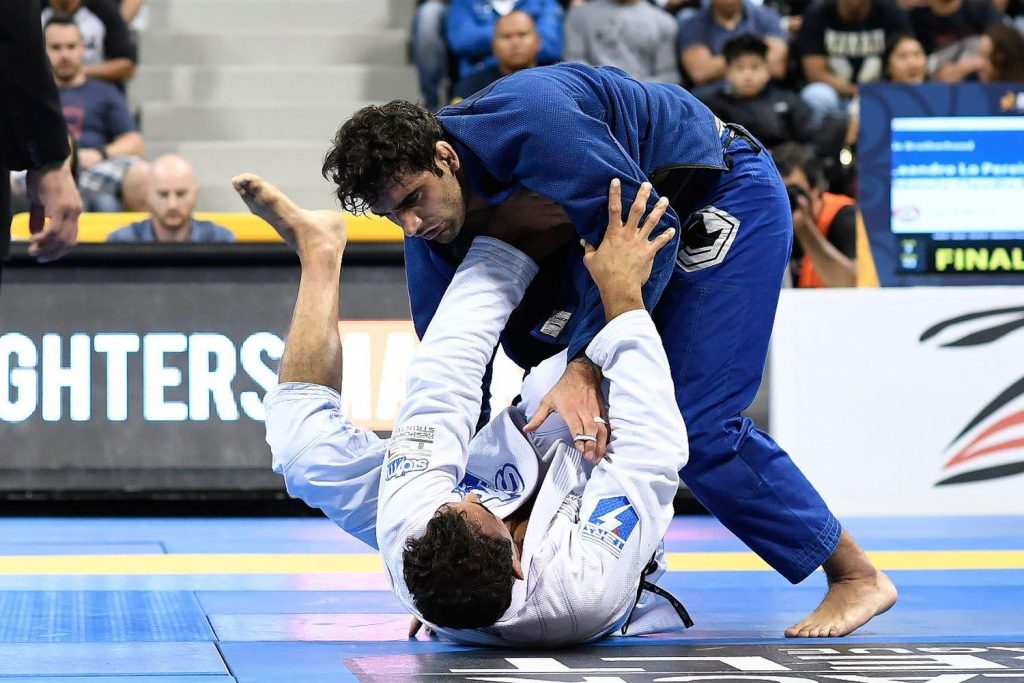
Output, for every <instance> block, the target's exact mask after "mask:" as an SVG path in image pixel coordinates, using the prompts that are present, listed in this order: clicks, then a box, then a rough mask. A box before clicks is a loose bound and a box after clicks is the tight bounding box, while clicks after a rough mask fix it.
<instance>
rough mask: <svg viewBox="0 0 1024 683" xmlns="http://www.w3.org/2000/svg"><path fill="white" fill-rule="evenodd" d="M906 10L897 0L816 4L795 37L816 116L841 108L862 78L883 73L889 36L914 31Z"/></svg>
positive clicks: (839, 0) (832, 0) (821, 117)
mask: <svg viewBox="0 0 1024 683" xmlns="http://www.w3.org/2000/svg"><path fill="white" fill-rule="evenodd" d="M910 32H911V27H910V19H909V18H908V17H907V13H906V12H904V11H903V10H902V9H900V8H899V7H897V6H896V5H895V4H893V2H892V0H826V2H824V3H823V4H821V5H812V6H811V7H810V9H808V10H807V13H806V14H805V15H804V21H803V25H802V26H801V27H800V31H799V33H798V34H797V37H796V50H797V52H798V54H799V55H800V60H801V64H802V66H803V70H804V75H805V76H806V78H807V80H808V81H809V84H808V85H807V86H806V87H805V88H804V89H803V91H802V92H801V97H803V98H804V101H805V102H807V104H809V105H810V106H811V109H812V110H813V111H814V115H815V121H817V122H821V121H823V120H824V119H825V118H826V117H827V116H828V115H829V114H832V113H835V112H841V111H843V109H844V108H845V106H846V104H847V102H848V101H849V100H850V98H852V97H854V96H855V95H856V94H857V86H858V85H859V84H861V83H869V82H871V81H877V80H879V79H880V78H881V76H882V56H883V55H884V53H885V46H886V43H887V41H889V40H891V39H892V38H893V36H895V35H897V34H901V33H910Z"/></svg>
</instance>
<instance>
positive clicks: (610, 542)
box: [580, 496, 640, 557]
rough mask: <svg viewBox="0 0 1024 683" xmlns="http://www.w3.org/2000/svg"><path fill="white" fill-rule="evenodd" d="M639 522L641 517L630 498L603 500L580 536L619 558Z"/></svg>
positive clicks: (619, 497) (618, 497)
mask: <svg viewBox="0 0 1024 683" xmlns="http://www.w3.org/2000/svg"><path fill="white" fill-rule="evenodd" d="M639 521H640V517H639V516H638V515H637V514H636V510H635V509H633V504H632V503H630V502H629V498H626V497H625V496H615V497H614V498H602V499H601V500H599V501H598V502H597V506H596V507H594V511H593V512H592V513H590V519H588V520H587V523H586V524H584V525H583V529H582V530H581V532H580V534H581V535H582V537H583V539H584V540H588V541H593V542H594V543H597V544H598V545H601V546H603V547H604V548H606V549H607V550H609V551H610V552H611V554H612V555H614V556H615V557H618V556H619V555H621V554H622V549H623V548H625V547H626V541H628V540H629V537H630V535H631V534H632V533H633V529H635V528H636V525H637V522H639Z"/></svg>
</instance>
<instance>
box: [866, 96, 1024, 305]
mask: <svg viewBox="0 0 1024 683" xmlns="http://www.w3.org/2000/svg"><path fill="white" fill-rule="evenodd" d="M1016 87H1017V89H1022V88H1020V86H1016ZM1022 90H1024V89H1022ZM862 98H863V102H862V116H863V120H862V123H861V131H862V132H861V142H860V148H859V149H860V154H859V158H860V163H861V165H860V174H861V185H860V187H861V192H860V204H861V209H862V211H863V214H864V220H865V226H866V227H867V230H868V235H869V239H870V242H871V248H872V254H873V256H874V257H875V264H876V267H877V269H878V276H879V281H880V282H881V284H882V285H918V284H929V285H937V284H952V285H961V284H1013V283H1024V92H1021V93H1017V92H1016V90H1015V89H1014V86H1009V85H1006V86H1002V85H981V84H961V85H924V86H894V85H872V86H866V87H865V88H864V90H863V92H862Z"/></svg>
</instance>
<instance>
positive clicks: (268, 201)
mask: <svg viewBox="0 0 1024 683" xmlns="http://www.w3.org/2000/svg"><path fill="white" fill-rule="evenodd" d="M231 184H232V185H233V186H234V188H235V191H236V192H238V196H240V197H241V198H242V201H243V202H245V205H246V206H247V207H249V211H251V212H252V213H253V214H255V215H257V216H259V217H260V218H262V219H263V220H265V221H266V222H267V223H270V225H271V227H273V228H274V230H276V231H277V233H278V234H279V235H281V237H282V238H283V239H284V241H285V242H287V243H288V245H289V246H290V247H291V248H292V249H294V250H295V251H296V252H298V253H299V256H302V255H303V254H304V253H306V254H308V253H313V252H314V251H317V250H321V249H322V250H326V251H329V252H331V253H334V254H341V253H342V252H344V251H345V244H346V233H345V219H344V217H343V216H342V214H341V213H340V212H338V211H309V210H307V209H303V208H300V207H299V206H297V205H296V204H295V202H293V201H292V200H291V199H289V198H288V197H287V196H285V194H284V193H283V192H281V190H279V189H278V188H276V187H275V186H273V185H271V184H270V183H268V182H267V181H265V180H263V179H262V178H260V177H259V176H258V175H255V174H252V173H243V174H242V175H238V176H235V177H234V178H232V179H231Z"/></svg>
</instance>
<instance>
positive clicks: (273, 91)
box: [129, 64, 417, 104]
mask: <svg viewBox="0 0 1024 683" xmlns="http://www.w3.org/2000/svg"><path fill="white" fill-rule="evenodd" d="M129 87H130V94H131V97H132V99H133V100H135V101H137V102H158V101H165V102H172V103H183V104H184V103H193V104H199V103H246V104H250V103H268V104H272V103H278V102H305V103H308V104H332V103H334V102H337V100H338V95H339V93H344V95H345V96H346V97H347V98H349V99H361V100H363V99H365V100H381V101H389V100H392V99H399V98H402V99H415V98H416V97H417V83H416V71H415V70H414V69H413V68H412V67H410V66H392V65H377V64H339V65H334V66H302V65H290V66H278V65H254V66H249V65H237V64H236V65H223V66H149V65H145V64H144V65H142V66H140V67H139V69H138V71H137V72H136V76H135V79H134V80H133V81H132V83H131V85H130V86H129Z"/></svg>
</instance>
